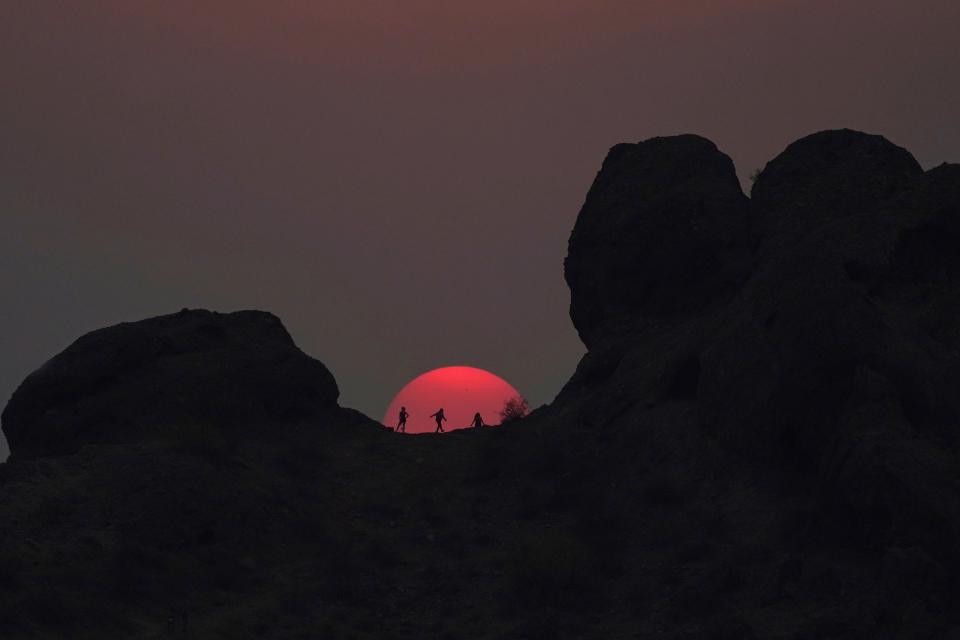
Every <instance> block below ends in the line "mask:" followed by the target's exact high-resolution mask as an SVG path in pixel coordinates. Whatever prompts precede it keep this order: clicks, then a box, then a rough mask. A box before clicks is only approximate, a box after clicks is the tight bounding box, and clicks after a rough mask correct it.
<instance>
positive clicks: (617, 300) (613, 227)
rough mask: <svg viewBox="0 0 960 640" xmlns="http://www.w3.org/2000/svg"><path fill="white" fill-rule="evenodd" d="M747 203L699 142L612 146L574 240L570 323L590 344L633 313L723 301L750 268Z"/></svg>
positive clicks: (727, 163) (568, 271) (708, 146)
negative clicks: (610, 325) (605, 328)
mask: <svg viewBox="0 0 960 640" xmlns="http://www.w3.org/2000/svg"><path fill="white" fill-rule="evenodd" d="M747 219H748V201H747V198H746V197H745V196H744V195H743V192H742V191H741V190H740V183H739V181H738V180H737V175H736V172H735V170H734V167H733V162H732V161H731V160H730V158H729V157H727V156H726V155H724V154H723V153H721V152H720V151H718V150H717V147H716V146H715V145H714V144H713V143H712V142H710V141H709V140H705V139H704V138H701V137H699V136H692V135H688V136H679V137H676V138H654V139H652V140H648V141H646V142H641V143H639V144H620V145H617V146H615V147H614V148H613V149H611V150H610V153H609V155H608V156H607V159H606V160H605V161H604V163H603V168H602V169H601V170H600V173H599V174H597V177H596V180H594V182H593V186H592V187H591V188H590V192H589V193H588V194H587V200H586V202H585V203H584V205H583V209H582V210H581V211H580V216H579V217H578V218H577V224H576V226H575V227H574V229H573V234H572V235H571V236H570V249H569V253H568V255H567V259H566V262H565V263H564V267H565V269H564V272H565V275H566V278H567V284H568V285H569V286H570V317H571V318H572V320H573V324H574V326H575V327H576V328H577V331H578V332H579V333H580V337H581V339H583V341H584V343H585V344H586V345H587V346H588V347H589V346H592V345H593V342H594V341H593V337H594V334H595V333H596V332H597V331H599V330H601V329H600V327H601V326H602V325H604V324H605V323H615V322H616V321H617V320H618V319H620V318H623V317H624V316H629V315H632V314H637V313H642V314H646V315H661V314H674V313H691V312H697V311H701V310H703V309H705V308H706V307H708V306H709V305H711V304H713V303H715V302H717V301H721V300H725V299H726V298H728V297H729V296H730V294H731V293H732V292H733V291H734V290H735V289H736V287H737V286H738V285H739V284H740V281H741V279H742V278H743V276H744V275H745V274H746V271H747V268H748V266H749V258H750V256H749V252H748V247H747Z"/></svg>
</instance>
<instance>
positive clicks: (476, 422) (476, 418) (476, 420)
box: [470, 411, 483, 427]
mask: <svg viewBox="0 0 960 640" xmlns="http://www.w3.org/2000/svg"><path fill="white" fill-rule="evenodd" d="M470 426H471V427H482V426H483V418H481V417H480V412H479V411H477V412H476V413H475V414H473V422H471V423H470Z"/></svg>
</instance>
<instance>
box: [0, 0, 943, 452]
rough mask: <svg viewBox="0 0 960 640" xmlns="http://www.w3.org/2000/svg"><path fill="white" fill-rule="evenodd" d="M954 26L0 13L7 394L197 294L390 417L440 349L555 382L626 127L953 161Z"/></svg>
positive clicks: (933, 14) (709, 9)
mask: <svg viewBox="0 0 960 640" xmlns="http://www.w3.org/2000/svg"><path fill="white" fill-rule="evenodd" d="M958 24H960V2H957V0H913V1H911V2H906V1H898V2H895V1H892V0H871V1H869V2H868V1H866V0H862V1H844V0H829V1H828V0H796V1H794V0H768V1H760V0H699V1H694V0H686V1H680V2H678V1H677V0H670V1H669V2H668V1H666V0H662V1H661V0H656V1H647V2H644V1H643V0H623V1H619V0H618V1H613V0H610V1H604V0H549V1H548V0H526V1H522V0H509V1H507V0H498V1H494V2H486V3H483V4H472V3H471V4H470V5H467V3H451V2H449V1H446V0H404V1H403V2H399V1H393V2H387V1H384V0H380V1H375V0H361V1H358V0H350V2H346V1H341V2H330V1H323V0H270V1H267V0H261V1H259V2H255V1H251V0H248V1H238V0H153V1H146V0H141V1H137V0H60V1H57V2H51V1H48V0H29V1H20V2H9V3H6V5H5V6H4V8H3V10H2V19H0V222H2V226H0V294H2V300H3V305H2V307H0V402H2V403H5V402H6V399H7V398H8V397H9V395H10V394H11V393H12V392H13V390H14V389H15V387H16V385H17V384H19V382H20V381H21V380H22V379H23V378H24V376H26V375H27V374H28V373H29V372H30V371H32V370H33V369H35V368H37V367H38V366H39V365H40V364H42V363H43V362H44V361H45V360H46V359H47V358H49V357H51V356H52V355H54V354H55V353H57V352H58V351H60V350H62V349H63V348H64V347H66V346H67V345H68V344H69V343H70V342H71V341H72V340H74V339H75V338H77V337H78V336H80V335H81V334H83V333H84V332H86V331H89V330H92V329H95V328H98V327H101V326H104V325H107V324H112V323H116V322H119V321H124V320H135V319H139V318H143V317H146V316H151V315H156V314H161V313H168V312H173V311H176V310H179V309H180V308H181V307H204V308H212V309H216V310H223V311H226V310H234V309H241V308H260V309H266V310H269V311H272V312H274V313H276V314H277V315H279V316H280V317H281V318H282V319H283V320H284V322H285V323H286V325H287V327H288V328H289V329H290V331H291V333H292V334H293V336H294V338H295V339H296V341H297V342H298V344H299V345H300V346H301V347H302V348H303V349H304V350H305V351H306V352H307V353H309V354H311V355H313V356H315V357H317V358H319V359H320V360H322V361H323V362H324V363H325V364H326V365H327V366H328V367H329V368H330V369H331V370H332V371H333V373H334V375H335V376H336V378H337V381H338V382H339V384H340V388H341V392H342V397H341V402H342V403H343V404H345V405H347V406H353V407H356V408H358V409H361V410H362V411H364V412H365V413H367V414H369V415H371V416H373V417H375V418H378V417H380V416H381V415H382V413H383V410H384V409H385V407H386V405H387V404H388V403H389V401H390V399H391V397H392V396H393V394H394V393H395V392H396V391H398V390H399V389H400V388H401V387H402V386H403V385H404V384H405V383H406V382H408V381H409V380H410V379H412V378H413V377H414V376H416V375H417V374H419V373H421V372H423V371H425V370H428V369H431V368H433V367H437V366H442V365H450V364H466V365H473V366H478V367H482V368H485V369H489V370H491V371H493V372H494V373H496V374H498V375H501V376H503V377H504V378H506V379H507V380H509V381H510V382H511V383H512V384H513V385H514V386H516V387H517V388H518V389H520V390H521V391H522V392H523V393H525V394H526V395H527V396H528V397H529V399H530V400H531V404H533V405H538V404H541V403H544V402H549V401H550V400H551V399H552V398H553V395H554V394H555V393H556V391H558V390H559V388H560V386H561V385H562V384H563V382H564V381H565V380H566V379H567V378H568V377H569V375H570V373H571V372H572V371H573V369H574V367H575V365H576V362H577V360H578V358H579V357H580V355H581V353H582V351H583V347H582V346H581V345H580V343H579V341H578V339H577V337H576V334H575V332H574V331H573V328H572V326H571V324H570V321H569V318H568V316H567V305H568V301H569V297H568V293H567V290H566V286H565V285H564V282H563V276H562V261H563V257H564V255H565V253H566V242H567V238H568V235H569V232H570V229H571V227H572V225H573V222H574V219H575V217H576V214H577V211H578V209H579V207H580V205H581V203H582V202H583V198H584V195H585V194H586V190H587V188H588V187H589V185H590V182H591V181H592V179H593V176H594V174H595V173H596V171H597V169H598V168H599V166H600V163H601V161H602V159H603V157H604V155H605V153H606V150H607V149H608V148H609V147H610V146H611V145H613V144H614V143H617V142H621V141H637V140H640V139H644V138H648V137H651V136H655V135H668V134H675V133H681V132H695V133H700V134H702V135H705V136H707V137H709V138H711V139H713V140H714V141H715V142H717V144H718V145H720V147H721V148H722V149H723V150H724V151H726V152H727V153H729V154H730V155H731V156H732V157H733V158H734V161H735V162H736V163H737V166H738V169H739V171H740V174H741V177H743V176H746V175H749V173H750V172H752V171H753V170H754V169H756V168H758V167H761V166H763V164H764V163H765V162H766V161H767V160H769V159H770V158H772V157H773V156H774V155H775V154H777V153H778V152H779V151H781V150H782V149H783V147H784V146H785V145H786V144H787V143H789V142H790V141H792V140H793V139H795V138H797V137H799V136H801V135H804V134H807V133H811V132H813V131H815V130H819V129H824V128H835V127H844V126H848V127H853V128H858V129H863V130H867V131H871V132H876V133H882V134H884V135H886V136H887V137H888V138H890V139H891V140H893V141H894V142H896V143H897V144H900V145H903V146H906V147H907V148H909V149H910V150H911V151H913V152H914V154H915V155H916V156H917V159H918V160H919V161H920V162H921V163H922V164H923V165H924V166H931V165H934V164H939V163H940V162H942V161H953V162H957V161H960V120H958V114H960V82H958V81H957V77H958V76H957V74H958V69H960V38H958V37H957V25H958ZM5 451H6V449H5V443H3V444H0V456H4V455H5Z"/></svg>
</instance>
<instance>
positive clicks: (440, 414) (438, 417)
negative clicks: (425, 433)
mask: <svg viewBox="0 0 960 640" xmlns="http://www.w3.org/2000/svg"><path fill="white" fill-rule="evenodd" d="M430 417H431V418H436V420H437V430H436V431H434V433H445V432H444V430H443V423H444V422H446V420H447V416H445V415H443V407H440V410H439V411H437V412H436V413H432V414H430Z"/></svg>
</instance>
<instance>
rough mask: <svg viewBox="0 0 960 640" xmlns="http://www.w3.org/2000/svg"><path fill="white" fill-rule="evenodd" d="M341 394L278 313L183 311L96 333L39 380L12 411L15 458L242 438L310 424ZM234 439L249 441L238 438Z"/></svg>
mask: <svg viewBox="0 0 960 640" xmlns="http://www.w3.org/2000/svg"><path fill="white" fill-rule="evenodd" d="M338 395H339V391H338V389H337V384H336V381H335V380H334V379H333V376H332V375H331V374H330V372H329V371H328V370H327V368H326V367H324V366H323V364H321V363H320V362H318V361H316V360H314V359H312V358H310V357H309V356H307V355H305V354H304V353H303V352H302V351H300V350H299V349H298V348H297V346H296V345H295V344H294V343H293V340H292V339H291V337H290V334H288V333H287V331H286V329H285V328H284V327H283V324H282V323H281V322H280V320H279V319H277V318H276V317H275V316H273V315H271V314H269V313H263V312H259V311H240V312H236V313H230V314H220V313H212V312H210V311H199V310H186V309H185V310H183V311H181V312H180V313H175V314H173V315H168V316H161V317H158V318H151V319H149V320H143V321H140V322H132V323H125V324H120V325H116V326H113V327H109V328H106V329H101V330H99V331H94V332H92V333H89V334H87V335H85V336H83V337H82V338H80V339H79V340H77V341H76V342H74V343H73V344H72V345H71V346H70V347H68V348H67V349H66V350H65V351H64V352H63V353H61V354H59V355H57V356H55V357H54V358H53V359H52V360H50V361H49V362H47V363H46V364H45V365H43V366H42V367H41V368H40V369H39V370H37V371H36V372H34V373H33V374H31V375H30V376H29V377H28V378H27V379H26V380H25V381H24V382H23V384H21V385H20V387H19V388H18V389H17V391H16V392H15V393H14V394H13V397H12V398H11V400H10V403H9V404H8V405H7V407H6V409H5V410H4V412H3V431H4V434H5V435H6V437H7V441H8V442H9V444H10V450H11V453H12V455H13V456H15V457H20V456H32V455H50V454H61V453H67V452H71V451H76V450H77V449H78V448H79V447H80V446H82V445H84V444H95V443H119V442H134V441H144V440H150V439H176V438H180V437H183V435H184V432H186V431H190V430H191V429H195V428H198V425H200V424H205V425H216V426H217V427H218V428H220V429H223V430H235V431H237V432H238V433H239V432H241V431H244V430H246V428H247V427H250V426H251V425H260V424H264V423H270V424H282V423H284V422H290V421H294V420H303V419H305V418H308V417H310V416H315V415H317V414H318V413H319V412H322V411H324V410H327V409H330V408H332V407H335V406H336V402H337V397H338ZM235 437H240V436H239V435H237V436H235Z"/></svg>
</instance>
